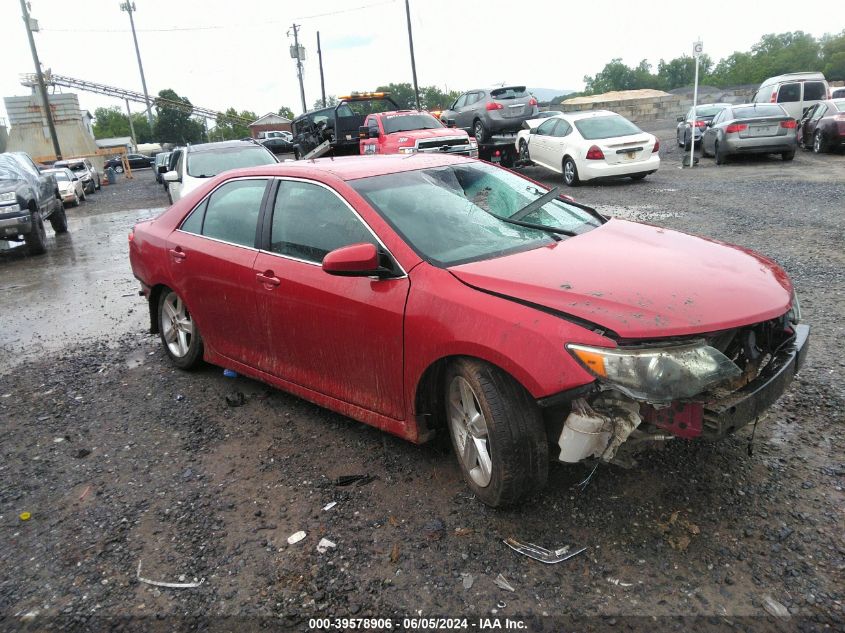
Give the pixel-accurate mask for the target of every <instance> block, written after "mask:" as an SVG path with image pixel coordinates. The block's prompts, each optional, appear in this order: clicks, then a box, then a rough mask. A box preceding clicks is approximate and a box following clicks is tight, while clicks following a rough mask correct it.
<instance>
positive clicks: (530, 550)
mask: <svg viewBox="0 0 845 633" xmlns="http://www.w3.org/2000/svg"><path fill="white" fill-rule="evenodd" d="M504 544H505V545H507V546H508V547H510V548H511V549H512V550H514V551H515V552H519V553H520V554H522V555H523V556H527V557H528V558H533V559H534V560H538V561H540V562H541V563H546V564H547V565H554V564H556V563H562V562H563V561H565V560H569V559H570V558H572V557H573V556H577V555H578V554H580V553H581V552H585V551H587V548H586V547H582V548H581V549H577V550H575V551H574V552H573V551H570V550H571V549H572V547H571V546H570V545H565V546H564V547H559V548H558V549H555V550H548V549H546V548H545V547H540V546H539V545H534V544H533V543H521V542H520V541H517V540H516V539H515V538H512V537H508V538H506V539H505V540H504Z"/></svg>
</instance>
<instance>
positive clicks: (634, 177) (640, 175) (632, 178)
mask: <svg viewBox="0 0 845 633" xmlns="http://www.w3.org/2000/svg"><path fill="white" fill-rule="evenodd" d="M646 176H648V174H634V175H633V176H630V178H631V180H642V179H643V178H645V177H646Z"/></svg>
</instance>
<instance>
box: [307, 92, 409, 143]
mask: <svg viewBox="0 0 845 633" xmlns="http://www.w3.org/2000/svg"><path fill="white" fill-rule="evenodd" d="M399 109H400V108H399V106H398V105H397V103H396V102H395V101H394V100H393V99H391V97H390V93H388V92H355V93H352V94H351V95H349V96H348V97H340V101H339V102H338V104H337V105H334V106H330V107H328V108H320V109H319V110H311V111H310V112H306V113H305V114H300V115H299V116H298V117H296V118H295V119H294V120H293V124H292V126H291V128H292V131H293V154H294V157H295V158H296V159H297V160H299V159H300V158H302V157H304V156H306V155H307V154H308V153H309V152H311V151H313V150H314V149H316V148H317V147H318V146H319V145H321V144H322V143H323V142H325V141H328V142H329V143H330V146H331V147H330V149H329V150H328V151H327V152H326V153H325V154H324V155H326V156H350V155H355V154H358V153H359V149H360V148H359V144H358V141H359V130H360V128H361V126H362V125H363V124H364V119H366V118H367V115H368V114H372V113H373V112H386V111H388V110H399Z"/></svg>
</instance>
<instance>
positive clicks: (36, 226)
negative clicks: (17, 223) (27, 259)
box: [25, 213, 47, 255]
mask: <svg viewBox="0 0 845 633" xmlns="http://www.w3.org/2000/svg"><path fill="white" fill-rule="evenodd" d="M32 215H33V223H32V230H31V231H30V232H29V233H27V234H26V237H25V240H26V248H27V250H28V251H29V254H30V255H43V254H44V253H46V252H47V230H46V229H45V228H44V220H43V219H42V218H41V214H40V213H33V214H32Z"/></svg>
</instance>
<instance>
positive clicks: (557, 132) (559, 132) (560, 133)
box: [552, 119, 572, 138]
mask: <svg viewBox="0 0 845 633" xmlns="http://www.w3.org/2000/svg"><path fill="white" fill-rule="evenodd" d="M571 131H572V126H571V125H569V123H567V122H566V121H564V120H563V119H558V120H557V126H556V127H555V129H554V131H553V132H552V136H557V137H558V138H562V137H564V136H566V135H567V134H569V133H570V132H571Z"/></svg>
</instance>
